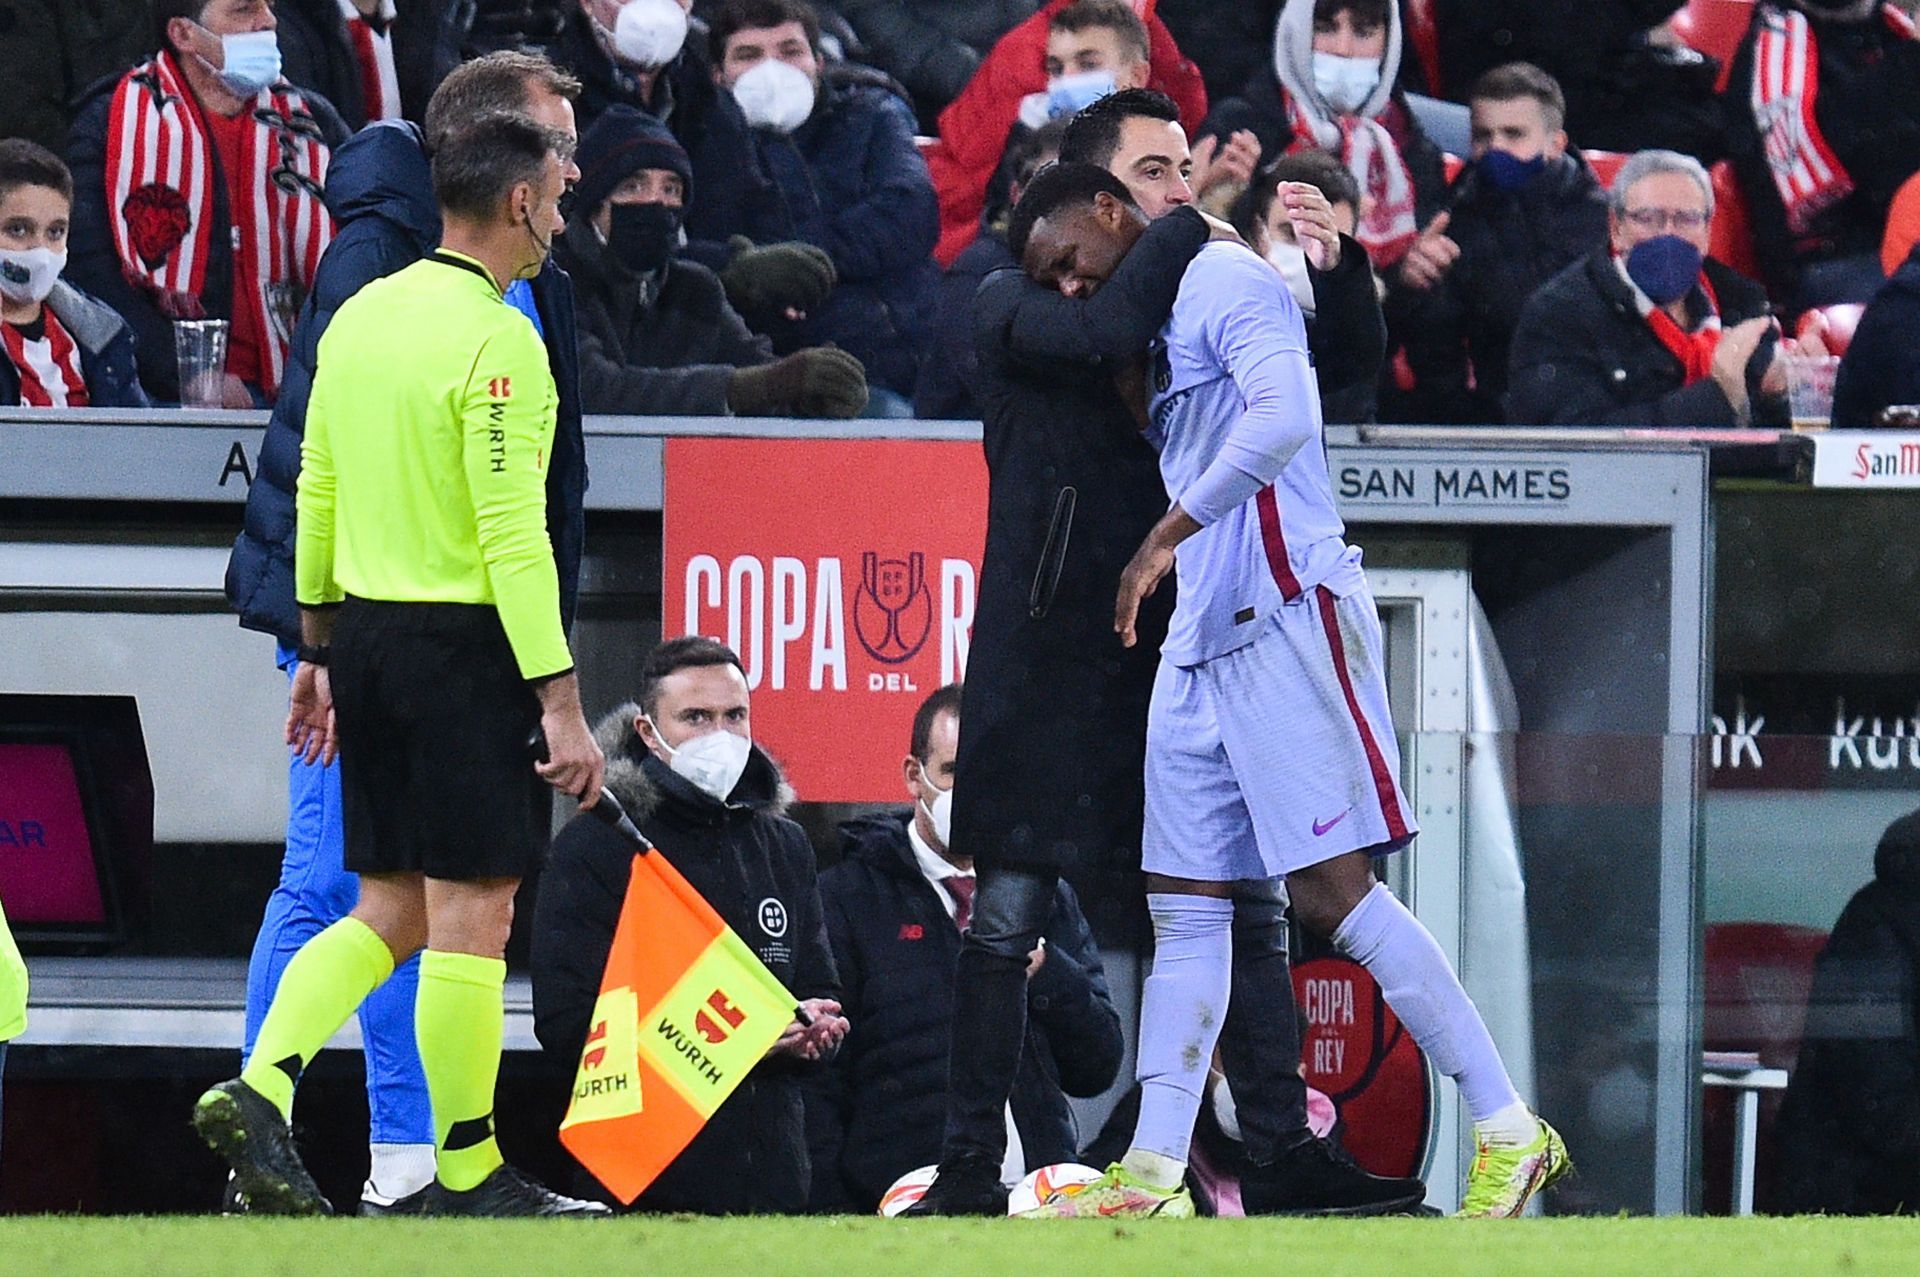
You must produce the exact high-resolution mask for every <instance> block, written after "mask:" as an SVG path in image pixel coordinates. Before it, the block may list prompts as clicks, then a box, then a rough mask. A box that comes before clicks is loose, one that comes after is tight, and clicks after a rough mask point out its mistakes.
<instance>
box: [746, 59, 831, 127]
mask: <svg viewBox="0 0 1920 1277" xmlns="http://www.w3.org/2000/svg"><path fill="white" fill-rule="evenodd" d="M733 97H734V101H736V102H738V103H739V104H740V112H741V114H743V115H745V116H746V117H747V123H748V124H750V125H752V126H753V127H754V128H756V129H772V130H773V131H774V132H775V133H791V132H793V131H794V130H795V129H797V128H799V127H800V126H801V125H802V124H805V123H806V122H807V117H808V116H810V115H812V114H813V81H812V80H810V79H808V78H807V73H806V72H805V71H802V70H801V69H800V68H799V67H797V66H793V65H791V64H789V63H786V62H782V61H780V60H779V59H778V58H768V59H766V60H765V61H763V62H756V63H754V64H753V66H752V67H750V68H749V69H748V70H747V73H746V74H745V75H743V76H741V77H740V78H739V79H738V80H735V81H734V82H733Z"/></svg>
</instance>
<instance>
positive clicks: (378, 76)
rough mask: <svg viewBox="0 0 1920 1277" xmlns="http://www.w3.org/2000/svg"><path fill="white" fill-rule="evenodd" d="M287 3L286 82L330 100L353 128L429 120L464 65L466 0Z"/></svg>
mask: <svg viewBox="0 0 1920 1277" xmlns="http://www.w3.org/2000/svg"><path fill="white" fill-rule="evenodd" d="M349 3H350V4H351V6H352V7H353V9H354V14H353V16H351V17H349V16H348V15H347V12H346V10H345V9H344V8H343V7H342V6H341V3H340V0H280V4H279V5H278V6H277V7H276V9H275V10H274V16H275V18H277V19H278V20H279V23H280V49H281V53H282V55H283V56H284V57H285V59H286V70H287V78H288V79H290V80H292V81H293V82H294V83H295V84H304V85H307V86H308V87H310V88H312V89H314V90H315V91H316V92H319V93H321V94H323V95H325V97H326V99H327V101H329V102H331V103H332V104H333V108H334V109H335V110H336V111H338V112H340V118H341V119H343V120H345V121H346V123H347V127H348V128H349V129H352V130H354V131H355V132H358V131H359V130H360V129H362V128H365V127H366V126H367V125H368V124H371V123H374V122H376V121H379V120H396V119H401V118H405V119H409V120H412V121H413V122H414V123H416V124H418V123H420V122H421V121H422V120H424V119H425V118H426V111H427V100H428V99H429V98H431V97H432V96H433V91H434V89H435V88H437V87H438V86H439V84H440V81H441V80H443V79H445V78H446V76H447V73H448V72H450V71H452V70H453V68H455V67H456V66H459V65H460V46H461V42H462V40H463V39H464V37H465V31H464V30H463V29H462V28H463V27H464V25H465V19H464V17H463V15H462V13H461V10H462V9H463V8H464V6H463V5H462V4H461V3H459V0H407V3H404V4H402V3H399V0H349Z"/></svg>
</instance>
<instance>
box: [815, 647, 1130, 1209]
mask: <svg viewBox="0 0 1920 1277" xmlns="http://www.w3.org/2000/svg"><path fill="white" fill-rule="evenodd" d="M959 742H960V687H959V686H958V685H957V684H956V685H951V686H947V687H943V688H941V689H939V690H938V691H936V692H934V693H933V694H932V695H931V696H929V697H927V699H926V700H925V701H923V702H921V705H920V708H919V710H918V711H917V712H916V713H915V714H914V718H913V732H912V739H911V744H910V749H909V752H908V754H907V757H906V759H905V760H904V762H903V764H902V771H903V773H904V777H903V782H904V784H905V786H906V789H907V792H908V794H909V795H910V796H911V797H912V798H913V802H914V806H913V809H912V810H911V811H910V812H906V813H889V814H886V815H879V816H870V817H863V818H861V819H859V820H852V821H848V822H847V823H846V824H844V825H842V826H841V827H840V833H841V846H842V857H841V860H840V863H839V864H837V865H835V866H834V867H833V868H832V869H829V870H828V871H827V872H826V873H824V874H822V875H821V876H820V900H821V903H822V904H823V905H824V906H825V907H826V914H827V937H828V939H829V940H831V941H832V943H833V958H834V963H835V965H836V966H837V967H838V968H839V970H840V982H841V987H842V989H843V990H844V991H845V992H844V993H843V995H842V1000H843V1001H844V1002H845V1003H846V1007H847V1014H848V1016H849V1018H850V1019H851V1020H852V1021H853V1022H854V1023H855V1024H856V1025H858V1026H859V1027H858V1028H857V1029H856V1030H855V1031H853V1032H852V1033H851V1034H850V1035H849V1037H848V1039H847V1043H846V1048H845V1049H844V1050H843V1051H841V1053H840V1056H839V1058H838V1059H836V1060H835V1061H834V1063H833V1066H832V1068H831V1069H829V1070H827V1071H826V1072H825V1073H824V1074H823V1075H822V1076H821V1077H820V1078H819V1079H817V1081H816V1084H815V1085H814V1086H812V1087H810V1088H809V1090H808V1093H807V1126H808V1133H809V1142H810V1144H811V1145H812V1148H813V1204H814V1208H815V1209H816V1210H852V1211H859V1212H863V1213H870V1212H871V1211H872V1210H873V1209H874V1207H875V1206H876V1205H877V1204H878V1202H879V1200H880V1195H881V1194H882V1193H884V1192H885V1191H886V1189H887V1186H888V1185H890V1184H892V1183H893V1181H894V1180H896V1179H898V1178H899V1177H900V1176H901V1175H903V1174H905V1173H906V1172H908V1171H910V1170H913V1169H914V1168H915V1167H919V1166H926V1165H928V1164H929V1163H932V1162H936V1161H938V1160H939V1158H940V1137H941V1130H942V1126H943V1124H944V1122H945V1119H946V1112H947V1105H946V1094H947V1041H948V1037H949V1031H950V1022H951V1019H952V1014H953V968H954V961H955V959H957V958H958V957H959V954H960V940H961V935H962V933H963V932H964V931H965V929H966V927H967V924H968V923H969V922H970V921H971V918H972V911H973V888H974V881H975V879H974V869H973V862H972V861H970V860H968V859H967V858H966V857H965V856H962V855H959V854H957V853H956V852H954V851H953V850H952V849H951V848H949V847H948V846H947V841H946V840H947V836H948V835H949V834H950V833H951V832H952V830H951V827H950V824H949V822H950V820H951V816H952V811H953V792H954V756H955V754H956V752H957V751H958V748H959ZM1125 1047H1126V1043H1125V1041H1124V1039H1123V1038H1122V1036H1121V1032H1120V1016H1119V1013H1118V1012H1116V1011H1115V1010H1114V1009H1113V999H1112V997H1111V996H1110V995H1109V994H1108V992H1107V981H1106V975H1105V973H1104V971H1103V970H1102V969H1101V966H1100V949H1099V946H1098V945H1096V944H1095V943H1094V939H1093V933H1092V931H1091V930H1090V929H1089V928H1088V926H1087V920H1086V918H1085V917H1084V916H1083V915H1082V914H1081V912H1080V902H1079V900H1078V898H1076V897H1075V895H1074V893H1073V888H1072V887H1070V886H1068V885H1067V884H1066V883H1065V882H1062V883H1060V884H1059V885H1058V886H1057V887H1056V888H1055V890H1054V897H1053V906H1052V909H1051V911H1050V912H1049V914H1048V916H1047V922H1046V926H1045V927H1044V928H1042V930H1041V944H1040V946H1039V947H1038V948H1036V949H1035V950H1034V952H1033V954H1032V955H1031V960H1030V963H1029V965H1028V968H1027V1038H1026V1045H1025V1048H1024V1049H1023V1051H1022V1052H1021V1056H1020V1070H1019V1073H1018V1075H1017V1076H1016V1077H1015V1079H1014V1084H1013V1091H1012V1094H1011V1095H1010V1096H1009V1099H1008V1103H1009V1106H1010V1111H1011V1115H1012V1129H1013V1130H1014V1131H1015V1132H1016V1133H1017V1134H1018V1136H1019V1146H1018V1148H1017V1149H1012V1150H1010V1151H1009V1157H1008V1162H1007V1164H1006V1165H1004V1166H1003V1167H1002V1180H1003V1182H1006V1183H1012V1182H1014V1181H1016V1180H1017V1179H1018V1178H1019V1177H1020V1176H1021V1175H1023V1174H1025V1173H1027V1172H1030V1171H1033V1170H1037V1169H1038V1168H1040V1167H1042V1166H1051V1165H1053V1164H1055V1163H1057V1162H1070V1161H1073V1160H1074V1153H1075V1150H1076V1149H1077V1148H1078V1147H1079V1139H1078V1137H1077V1133H1076V1130H1075V1127H1074V1121H1073V1112H1072V1110H1071V1108H1069V1106H1068V1104H1067V1096H1069V1095H1081V1096H1089V1095H1098V1094H1100V1093H1101V1092H1103V1091H1105V1090H1106V1089H1107V1088H1108V1087H1109V1086H1111V1085H1112V1084H1113V1079H1114V1077H1115V1076H1116V1075H1117V1074H1118V1073H1119V1071H1120V1057H1121V1054H1122V1053H1123V1051H1124V1050H1125Z"/></svg>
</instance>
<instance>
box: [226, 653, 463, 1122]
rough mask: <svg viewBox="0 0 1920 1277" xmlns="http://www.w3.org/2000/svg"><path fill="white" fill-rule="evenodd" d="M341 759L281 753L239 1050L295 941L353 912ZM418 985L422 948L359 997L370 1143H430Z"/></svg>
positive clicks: (288, 660)
mask: <svg viewBox="0 0 1920 1277" xmlns="http://www.w3.org/2000/svg"><path fill="white" fill-rule="evenodd" d="M293 663H294V658H293V652H292V651H291V649H288V648H285V647H283V648H281V649H280V668H282V669H283V670H286V671H287V677H288V681H289V682H291V681H292V677H293ZM344 857H345V837H344V834H343V830H342V826H341V819H340V765H339V764H338V763H337V762H336V763H335V764H334V765H333V766H331V767H322V766H320V765H319V764H317V763H315V764H312V765H308V764H307V763H305V762H302V761H301V760H300V759H299V758H298V757H297V756H295V755H293V754H292V752H291V751H289V753H288V760H287V852H286V857H285V859H283V860H282V861H281V862H280V883H279V885H278V886H276V887H275V888H274V889H273V894H272V895H271V896H269V897H267V911H266V916H265V917H264V918H262V919H261V921H260V935H259V936H258V938H256V939H255V940H254V942H253V957H252V959H251V960H250V961H249V962H248V964H247V1040H246V1045H245V1047H244V1048H243V1049H242V1057H241V1058H242V1059H243V1060H244V1059H245V1058H247V1057H249V1056H251V1055H252V1054H253V1040H254V1038H255V1037H256V1036H258V1034H259V1032H260V1022H261V1021H262V1020H264V1019H266V1015H267V1007H268V1006H269V1005H270V1004H271V1003H272V1002H273V994H274V990H276V989H278V988H279V987H280V973H281V972H282V971H284V970H286V969H287V963H288V961H289V960H290V959H292V957H293V955H294V954H296V953H298V952H299V951H300V946H301V945H304V944H305V943H306V942H307V941H309V940H311V939H313V938H314V937H315V936H316V935H319V934H320V932H321V931H323V930H325V929H326V928H327V927H329V926H331V925H332V924H334V923H336V922H338V921H339V920H340V919H342V918H344V917H346V916H347V914H348V913H349V912H351V911H352V909H353V906H354V905H355V904H356V903H358V902H359V899H360V879H359V877H358V875H356V874H351V873H348V872H347V870H346V868H345V866H344V864H343V860H344ZM419 988H420V957H419V955H418V954H415V955H414V956H413V957H412V958H410V959H408V960H407V961H406V962H405V963H403V964H402V965H400V966H398V967H396V968H394V972H393V975H392V977H391V978H390V979H388V980H387V982H386V983H385V984H383V985H381V986H380V987H379V988H377V989H375V990H374V991H373V993H372V994H370V995H369V996H368V998H367V1000H366V1001H365V1002H363V1003H361V1004H360V1036H361V1039H362V1040H363V1041H364V1042H365V1044H366V1057H367V1107H368V1109H369V1111H370V1112H371V1114H372V1133H371V1136H370V1141H371V1142H372V1143H375V1144H431V1143H433V1106H432V1105H431V1104H430V1103H429V1102H428V1100H427V1077H426V1074H425V1073H424V1072H422V1071H421V1068H420V1048H419V1046H418V1045H417V1044H416V1043H415V1041H414V1036H413V999H414V995H415V994H416V993H417V992H418V991H419Z"/></svg>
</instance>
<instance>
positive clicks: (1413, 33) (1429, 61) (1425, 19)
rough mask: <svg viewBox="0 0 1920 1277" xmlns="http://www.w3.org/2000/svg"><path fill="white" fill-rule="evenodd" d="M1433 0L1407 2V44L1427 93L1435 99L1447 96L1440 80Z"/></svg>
mask: <svg viewBox="0 0 1920 1277" xmlns="http://www.w3.org/2000/svg"><path fill="white" fill-rule="evenodd" d="M1433 9H1434V0H1407V3H1406V18H1407V44H1408V45H1409V46H1411V47H1412V49H1413V55H1414V56H1415V57H1416V58H1418V59H1420V70H1421V72H1422V73H1423V74H1424V75H1425V76H1426V78H1427V92H1428V93H1430V94H1432V95H1433V96H1434V97H1436V98H1443V97H1445V96H1447V90H1446V86H1445V85H1444V84H1442V83H1441V80H1440V30H1439V27H1438V26H1437V25H1436V24H1435V22H1434V16H1433Z"/></svg>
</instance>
